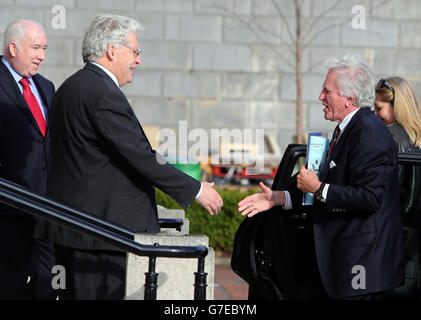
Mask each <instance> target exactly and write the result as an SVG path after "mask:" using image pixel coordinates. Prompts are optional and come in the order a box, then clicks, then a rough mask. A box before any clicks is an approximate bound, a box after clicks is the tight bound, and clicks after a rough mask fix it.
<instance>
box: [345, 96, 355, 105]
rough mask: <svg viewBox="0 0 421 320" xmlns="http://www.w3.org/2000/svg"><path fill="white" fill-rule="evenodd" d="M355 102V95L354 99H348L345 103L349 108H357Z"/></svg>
mask: <svg viewBox="0 0 421 320" xmlns="http://www.w3.org/2000/svg"><path fill="white" fill-rule="evenodd" d="M354 102H355V95H354V96H353V97H347V98H346V102H345V106H346V107H347V108H351V107H355V105H354Z"/></svg>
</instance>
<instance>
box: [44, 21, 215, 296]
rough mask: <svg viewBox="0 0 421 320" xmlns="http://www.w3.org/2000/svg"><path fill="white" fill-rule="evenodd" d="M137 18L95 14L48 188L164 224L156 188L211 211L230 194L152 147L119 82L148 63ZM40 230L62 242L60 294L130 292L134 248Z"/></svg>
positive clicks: (137, 221)
mask: <svg viewBox="0 0 421 320" xmlns="http://www.w3.org/2000/svg"><path fill="white" fill-rule="evenodd" d="M140 28H141V25H140V23H138V22H137V21H135V20H133V19H130V18H126V17H122V16H115V15H101V16H98V17H97V18H95V20H94V21H93V22H92V24H91V25H90V27H89V29H88V31H87V32H86V34H85V38H84V41H83V45H82V55H83V59H84V62H86V63H87V64H86V66H85V67H84V69H82V70H79V71H78V72H76V73H75V74H74V75H72V76H71V77H70V78H68V79H67V80H66V81H65V82H64V83H63V85H62V86H61V87H60V88H59V89H58V90H57V93H56V95H55V97H54V99H53V102H52V106H51V112H50V122H49V124H50V128H51V146H52V148H51V150H52V152H51V171H50V173H49V176H48V178H49V181H48V192H47V194H48V195H49V196H51V197H53V198H55V199H57V200H59V201H62V202H64V203H66V204H68V205H71V206H73V207H76V208H79V209H82V210H85V211H87V212H89V213H91V214H93V215H96V216H99V217H101V218H105V219H107V220H109V221H111V222H113V223H116V224H119V225H121V226H124V227H127V228H129V229H130V230H133V231H134V232H145V233H156V232H159V230H160V229H159V223H158V216H157V207H156V202H155V188H154V187H158V188H159V189H161V190H163V191H164V192H166V193H167V194H169V195H171V196H172V197H173V198H174V199H175V200H176V201H177V202H178V203H180V204H181V205H182V206H183V207H184V208H187V207H189V205H190V203H191V202H192V201H193V200H196V201H197V202H198V203H199V204H201V205H202V206H203V207H204V208H206V209H207V210H208V212H209V213H210V214H214V213H217V212H219V211H220V209H221V207H222V199H221V197H220V196H219V195H218V193H217V192H216V191H215V190H214V189H213V188H212V186H213V185H212V184H209V183H206V182H203V183H200V182H199V181H197V180H195V179H193V178H191V177H189V176H188V175H186V174H184V173H182V172H181V171H179V170H177V169H176V168H175V167H174V166H172V165H171V164H168V163H166V162H164V161H163V158H162V157H161V156H160V155H159V154H158V153H156V152H155V151H154V150H152V148H151V145H150V144H149V142H148V139H147V137H146V135H145V133H144V132H143V129H142V126H141V125H140V123H139V122H138V120H137V118H136V116H135V114H134V112H133V110H132V108H131V106H130V104H129V102H128V101H127V98H126V97H125V95H124V94H123V93H122V91H121V90H120V88H119V87H122V86H124V85H126V84H127V83H129V82H131V81H132V78H133V71H134V69H135V68H136V65H137V64H140V49H138V46H139V45H138V40H137V36H136V33H137V32H138V31H139V30H140ZM44 227H45V228H44V230H43V228H40V233H41V234H44V236H45V237H47V238H48V239H50V240H52V241H53V242H54V243H55V244H56V246H55V249H56V258H57V263H58V264H60V265H63V266H64V267H65V269H66V290H60V291H59V298H60V299H123V298H124V290H125V272H126V253H125V252H121V251H119V250H117V249H116V248H114V247H112V246H110V245H108V244H107V243H104V242H101V241H98V240H95V239H93V238H91V237H88V236H85V235H82V234H79V233H77V232H73V231H71V230H68V229H66V228H63V227H60V226H58V225H56V224H51V223H46V224H45V225H44Z"/></svg>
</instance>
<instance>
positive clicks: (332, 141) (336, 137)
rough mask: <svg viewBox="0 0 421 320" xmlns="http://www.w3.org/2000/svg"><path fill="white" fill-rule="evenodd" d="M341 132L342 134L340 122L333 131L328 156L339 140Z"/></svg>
mask: <svg viewBox="0 0 421 320" xmlns="http://www.w3.org/2000/svg"><path fill="white" fill-rule="evenodd" d="M340 134H341V129H340V128H339V124H338V125H337V126H336V128H335V131H333V136H332V139H330V145H329V154H328V158H329V157H330V155H331V154H332V150H333V147H334V146H335V144H336V141H337V140H338V137H339V135H340Z"/></svg>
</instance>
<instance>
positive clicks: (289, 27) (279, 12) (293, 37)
mask: <svg viewBox="0 0 421 320" xmlns="http://www.w3.org/2000/svg"><path fill="white" fill-rule="evenodd" d="M291 2H293V0H291ZM272 3H273V5H274V6H275V9H276V11H277V12H278V15H279V16H280V17H281V19H282V21H283V22H284V23H285V26H286V28H287V31H288V36H289V38H290V39H291V43H293V42H294V41H295V40H296V38H295V36H294V34H293V33H292V30H291V26H290V24H289V22H288V20H287V18H286V17H285V15H284V14H283V13H282V10H281V8H280V6H279V3H278V2H277V1H276V0H272Z"/></svg>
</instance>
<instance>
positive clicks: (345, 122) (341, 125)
mask: <svg viewBox="0 0 421 320" xmlns="http://www.w3.org/2000/svg"><path fill="white" fill-rule="evenodd" d="M358 110H360V108H358V109H355V110H354V111H352V112H350V113H348V114H347V115H346V117H345V118H344V119H343V120H342V121H341V122H340V123H339V129H341V133H342V132H343V131H344V130H345V128H346V126H347V125H348V123H349V122H350V121H351V119H352V117H353V116H354V115H355V114H356V113H357V112H358Z"/></svg>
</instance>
